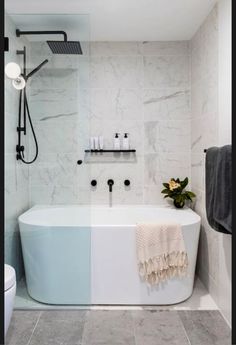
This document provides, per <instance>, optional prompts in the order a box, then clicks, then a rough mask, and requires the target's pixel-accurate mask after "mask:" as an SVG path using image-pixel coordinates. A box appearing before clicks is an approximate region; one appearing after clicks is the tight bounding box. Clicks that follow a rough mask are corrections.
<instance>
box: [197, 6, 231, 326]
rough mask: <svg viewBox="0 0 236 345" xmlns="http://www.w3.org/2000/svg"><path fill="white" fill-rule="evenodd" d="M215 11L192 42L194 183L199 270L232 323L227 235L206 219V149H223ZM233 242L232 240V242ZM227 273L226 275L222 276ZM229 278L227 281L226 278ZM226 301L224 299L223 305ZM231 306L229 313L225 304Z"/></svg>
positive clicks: (217, 302) (228, 308) (216, 16)
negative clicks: (219, 114)
mask: <svg viewBox="0 0 236 345" xmlns="http://www.w3.org/2000/svg"><path fill="white" fill-rule="evenodd" d="M217 8H218V7H217V5H216V6H215V7H214V8H213V10H212V11H211V13H210V14H209V16H208V17H207V18H206V20H205V21H204V23H203V24H202V26H201V27H200V28H199V30H198V31H197V33H196V34H195V36H194V37H193V39H192V40H191V61H192V66H191V72H192V78H191V107H192V109H191V112H192V120H191V151H192V159H191V180H192V189H193V191H194V192H195V193H196V195H197V198H196V201H195V202H194V209H195V210H196V212H197V213H198V214H199V215H200V216H201V220H202V221H201V222H202V227H201V236H200V242H199V253H198V263H197V266H198V268H197V270H198V274H199V276H200V278H201V280H202V281H203V283H204V285H205V286H206V287H207V289H208V291H209V292H210V294H211V296H212V297H213V299H214V300H215V302H216V304H217V305H218V306H219V307H220V309H221V312H222V313H224V316H225V318H226V319H227V321H228V323H229V324H230V322H231V320H230V315H229V314H230V307H229V304H230V294H228V296H227V302H226V303H225V301H226V297H225V295H226V291H228V292H229V291H230V287H231V272H230V269H229V272H225V271H226V270H227V269H225V268H226V267H229V265H228V263H229V262H230V259H229V258H226V257H227V253H228V252H229V250H227V249H226V248H224V240H225V241H227V240H228V239H229V238H228V237H227V235H224V234H220V233H218V232H216V231H214V230H213V229H212V228H211V227H210V225H209V224H208V221H207V216H206V191H205V183H206V182H205V153H203V150H204V149H207V148H209V147H212V146H219V137H218V121H219V119H218V83H219V81H218V9H217ZM228 243H230V241H229V242H228ZM222 267H224V268H223V272H224V274H225V276H224V274H223V275H222ZM226 277H227V278H226ZM222 300H224V302H223V304H222ZM226 304H227V308H226V309H227V310H225V309H224V305H226Z"/></svg>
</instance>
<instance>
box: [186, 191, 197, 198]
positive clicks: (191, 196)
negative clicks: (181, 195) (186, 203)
mask: <svg viewBox="0 0 236 345" xmlns="http://www.w3.org/2000/svg"><path fill="white" fill-rule="evenodd" d="M185 193H186V194H188V196H190V198H195V197H196V194H194V193H193V192H191V191H190V190H186V192H185Z"/></svg>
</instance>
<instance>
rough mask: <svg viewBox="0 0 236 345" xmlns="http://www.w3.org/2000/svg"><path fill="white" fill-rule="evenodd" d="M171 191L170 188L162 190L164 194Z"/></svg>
mask: <svg viewBox="0 0 236 345" xmlns="http://www.w3.org/2000/svg"><path fill="white" fill-rule="evenodd" d="M169 192H170V190H169V189H163V190H162V191H161V193H163V194H165V193H169Z"/></svg>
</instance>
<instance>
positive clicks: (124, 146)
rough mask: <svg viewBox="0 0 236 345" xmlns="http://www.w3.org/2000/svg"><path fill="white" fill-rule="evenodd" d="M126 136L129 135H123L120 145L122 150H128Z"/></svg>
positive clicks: (127, 138)
mask: <svg viewBox="0 0 236 345" xmlns="http://www.w3.org/2000/svg"><path fill="white" fill-rule="evenodd" d="M128 134H129V133H125V134H124V138H123V143H122V148H123V150H129V137H128Z"/></svg>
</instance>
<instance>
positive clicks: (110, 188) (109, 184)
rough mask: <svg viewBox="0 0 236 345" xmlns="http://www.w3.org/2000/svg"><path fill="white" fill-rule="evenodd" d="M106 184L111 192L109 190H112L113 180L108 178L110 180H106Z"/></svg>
mask: <svg viewBox="0 0 236 345" xmlns="http://www.w3.org/2000/svg"><path fill="white" fill-rule="evenodd" d="M107 184H108V186H109V192H110V193H111V192H112V186H113V184H114V181H113V180H111V179H110V180H108V181H107Z"/></svg>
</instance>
